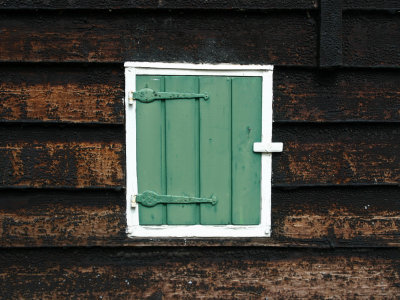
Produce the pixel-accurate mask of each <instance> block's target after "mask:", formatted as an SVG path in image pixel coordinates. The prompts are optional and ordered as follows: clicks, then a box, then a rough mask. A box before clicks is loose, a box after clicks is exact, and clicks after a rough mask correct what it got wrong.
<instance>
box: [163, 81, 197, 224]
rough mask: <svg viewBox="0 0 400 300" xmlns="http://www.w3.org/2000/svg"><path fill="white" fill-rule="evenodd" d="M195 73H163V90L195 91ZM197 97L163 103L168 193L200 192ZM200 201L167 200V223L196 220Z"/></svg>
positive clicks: (193, 195) (188, 193)
mask: <svg viewBox="0 0 400 300" xmlns="http://www.w3.org/2000/svg"><path fill="white" fill-rule="evenodd" d="M198 88H199V81H198V77H195V76H166V77H165V91H166V92H180V93H198ZM199 101H204V100H195V99H193V100H169V101H166V102H165V107H166V166H167V194H168V195H181V196H192V197H197V196H199ZM198 223H199V204H168V205H167V224H176V225H182V224H198Z"/></svg>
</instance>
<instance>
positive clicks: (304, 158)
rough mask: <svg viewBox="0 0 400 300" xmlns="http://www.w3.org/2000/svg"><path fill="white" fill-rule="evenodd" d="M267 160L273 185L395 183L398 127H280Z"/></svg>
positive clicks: (399, 167) (399, 163)
mask: <svg viewBox="0 0 400 300" xmlns="http://www.w3.org/2000/svg"><path fill="white" fill-rule="evenodd" d="M274 139H275V140H276V141H279V142H283V145H284V149H283V152H282V153H279V154H275V155H274V158H273V172H274V173H273V178H272V179H273V183H274V184H283V185H285V184H286V185H287V184H289V185H314V184H317V185H321V184H322V185H324V184H328V185H329V184H333V185H343V184H344V185H346V184H380V183H384V184H390V183H391V184H398V182H399V180H400V158H399V156H398V153H399V151H400V143H399V141H400V130H399V128H398V126H397V125H395V124H394V125H389V124H386V125H384V124H380V125H377V124H375V125H366V124H363V125H355V124H353V125H352V126H349V125H348V124H331V125H327V124H325V125H320V126H315V125H303V126H300V125H297V126H293V125H283V124H276V125H275V130H274Z"/></svg>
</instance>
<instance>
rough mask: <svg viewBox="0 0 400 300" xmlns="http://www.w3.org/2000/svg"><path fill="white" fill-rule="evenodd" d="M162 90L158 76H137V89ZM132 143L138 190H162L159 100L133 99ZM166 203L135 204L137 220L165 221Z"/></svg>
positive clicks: (162, 127)
mask: <svg viewBox="0 0 400 300" xmlns="http://www.w3.org/2000/svg"><path fill="white" fill-rule="evenodd" d="M146 85H147V86H148V87H149V88H151V89H154V90H155V91H163V90H164V78H163V77H161V76H137V79H136V88H137V90H139V89H142V88H144V87H146ZM136 131H137V133H136V147H137V168H138V170H137V172H138V189H139V193H142V192H144V191H146V190H151V191H154V192H156V193H159V194H161V195H163V194H165V192H166V186H165V142H164V141H165V140H164V139H165V105H164V103H163V102H162V101H154V102H152V103H141V102H139V101H137V103H136ZM165 214H166V207H165V206H164V205H157V206H154V207H152V208H148V207H144V206H142V205H140V206H139V222H140V224H142V225H159V224H165V223H166V217H165Z"/></svg>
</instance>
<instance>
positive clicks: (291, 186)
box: [0, 0, 400, 299]
mask: <svg viewBox="0 0 400 300" xmlns="http://www.w3.org/2000/svg"><path fill="white" fill-rule="evenodd" d="M342 8H343V17H342V18H343V20H342V28H341V38H342V44H341V46H342V56H341V59H342V65H341V67H340V68H334V69H325V68H320V67H319V62H320V59H321V57H320V53H321V50H320V44H319V42H320V40H321V39H320V25H321V19H320V9H319V3H318V2H317V1H316V0H285V1H284V0H280V1H261V0H259V1H245V0H241V1H227V0H209V1H203V0H196V1H192V0H162V1H155V0H146V1H144V0H130V1H122V0H113V1H103V0H102V1H78V0H71V1H58V0H46V1H44V0H43V1H42V0H37V1H19V0H17V1H7V0H3V1H0V33H1V34H0V170H1V172H0V189H1V191H0V224H1V226H0V236H1V239H0V247H1V249H0V298H32V297H35V298H57V299H58V298H69V297H71V296H76V297H78V298H81V297H90V298H103V299H107V298H118V299H146V298H148V299H171V298H176V299H184V298H188V299H191V298H213V297H215V298H224V299H230V298H237V299H250V298H254V299H265V297H268V299H288V298H296V297H309V298H315V297H320V298H326V297H328V298H344V297H347V298H357V297H361V298H370V297H375V298H395V297H397V296H398V295H399V294H400V273H399V270H400V259H399V258H400V255H399V254H400V252H399V247H400V239H399V238H400V193H399V192H400V189H399V181H400V156H399V153H400V127H399V120H400V50H399V49H400V4H399V2H398V1H395V0H393V1H380V0H367V1H365V0H363V1H361V0H342ZM129 60H138V61H166V62H172V61H185V62H191V63H200V62H207V63H219V62H221V63H222V62H229V63H238V64H273V65H275V72H274V101H275V102H274V118H275V124H274V141H277V142H283V143H284V147H285V148H284V152H283V153H281V154H274V159H273V194H272V226H273V227H272V232H273V234H272V238H270V239H245V240H231V239H201V240H198V239H184V240H179V239H178V240H165V239H151V240H148V239H136V240H132V239H127V238H126V236H125V224H126V221H125V198H124V187H125V175H124V174H125V166H124V165H125V159H124V156H125V145H124V108H123V105H122V98H123V97H124V73H123V63H124V62H125V61H129Z"/></svg>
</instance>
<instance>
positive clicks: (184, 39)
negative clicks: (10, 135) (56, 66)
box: [0, 11, 318, 66]
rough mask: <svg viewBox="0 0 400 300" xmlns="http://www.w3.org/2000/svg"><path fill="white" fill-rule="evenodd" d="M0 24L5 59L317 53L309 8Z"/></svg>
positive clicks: (261, 58) (306, 59)
mask: <svg viewBox="0 0 400 300" xmlns="http://www.w3.org/2000/svg"><path fill="white" fill-rule="evenodd" d="M277 28H279V30H277ZM0 30H1V32H2V43H1V44H0V62H107V63H109V62H114V63H115V62H118V63H122V62H124V61H129V60H139V61H180V62H182V61H186V62H209V63H217V62H228V63H256V64H259V63H260V62H262V63H263V64H268V63H273V64H278V65H308V66H311V65H316V59H317V58H316V48H317V44H316V43H317V32H318V30H317V25H316V21H315V17H314V16H313V15H312V14H306V13H305V12H300V13H297V12H278V13H270V14H265V13H261V12H253V13H244V12H207V13H198V12H179V11H178V12H165V11H148V12H147V11H145V12H122V13H121V12H108V11H105V12H90V11H89V12H72V11H71V12H63V13H61V14H60V13H55V12H41V13H34V14H32V13H16V12H11V13H10V12H9V13H3V14H0Z"/></svg>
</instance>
